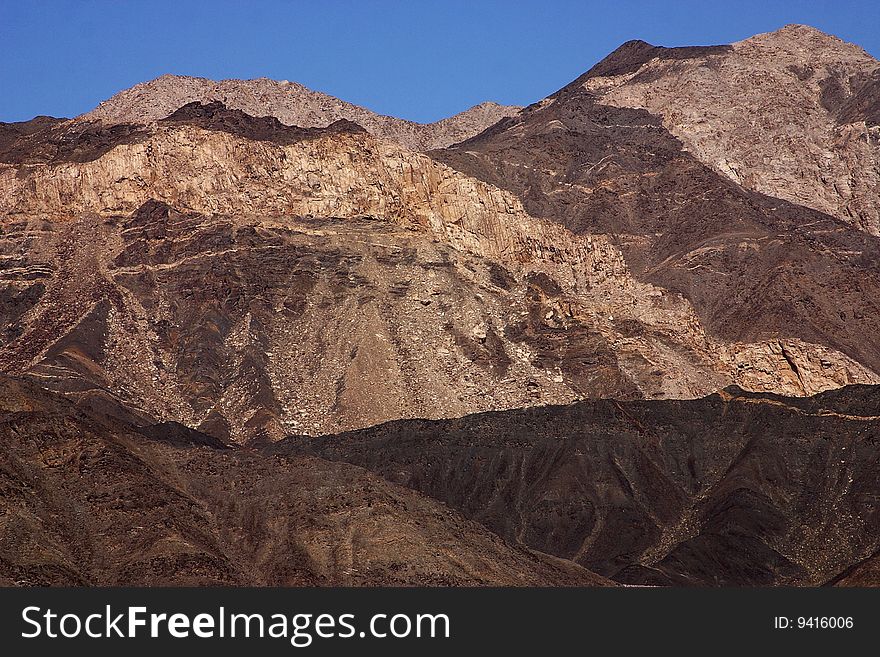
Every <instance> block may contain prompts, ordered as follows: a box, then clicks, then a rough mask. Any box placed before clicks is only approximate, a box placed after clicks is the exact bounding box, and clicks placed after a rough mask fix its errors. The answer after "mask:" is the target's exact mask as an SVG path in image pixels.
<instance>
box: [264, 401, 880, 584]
mask: <svg viewBox="0 0 880 657" xmlns="http://www.w3.org/2000/svg"><path fill="white" fill-rule="evenodd" d="M270 453H311V454H317V455H320V456H322V457H323V458H330V459H337V460H342V461H347V462H350V463H355V464H358V465H360V466H363V467H365V468H367V469H370V470H373V471H374V472H377V473H379V474H382V475H383V476H384V477H386V478H388V479H389V480H391V481H394V482H397V483H400V484H403V485H406V486H409V487H411V488H414V489H416V490H418V491H421V492H423V493H426V494H428V495H430V496H432V497H436V498H437V499H439V500H441V501H443V502H445V503H447V504H448V505H450V506H451V507H453V508H456V509H459V510H461V511H462V512H463V513H464V514H465V515H467V516H468V517H471V518H473V519H475V520H479V521H480V522H482V523H484V524H485V525H486V526H487V527H489V528H491V529H492V530H493V531H495V532H497V533H498V534H500V535H501V536H503V537H505V538H506V539H507V540H510V541H517V542H520V543H522V544H525V545H528V546H531V547H533V548H535V549H538V550H541V551H544V552H548V553H551V554H555V555H558V556H560V557H564V558H566V559H571V560H574V561H576V562H578V563H580V564H582V565H584V566H585V567H587V568H589V569H592V570H594V571H595V572H598V573H601V574H603V575H606V576H608V577H611V578H613V579H616V580H618V581H620V582H626V583H638V584H664V585H666V584H679V585H681V584H685V585H692V584H700V585H734V584H737V585H738V584H749V585H766V584H796V585H816V584H823V583H827V582H829V581H830V580H835V579H836V578H840V579H841V581H842V583H846V581H850V582H855V583H863V584H868V583H871V584H877V583H878V580H877V579H876V565H874V566H871V564H872V563H874V564H876V551H877V549H878V546H880V510H878V509H880V507H878V505H877V500H878V494H880V388H877V387H859V386H851V387H847V388H843V389H841V390H838V391H834V392H832V393H826V394H822V395H819V396H816V397H813V398H809V399H790V398H784V397H778V396H775V395H754V394H749V393H744V392H743V391H741V390H738V389H735V388H731V389H728V390H726V391H724V392H722V393H719V394H716V395H711V396H709V397H706V398H703V399H698V400H689V401H673V400H664V401H631V402H617V401H610V400H609V401H588V402H581V403H577V404H574V405H571V406H557V407H544V408H536V409H524V410H518V411H509V412H500V413H485V414H481V415H474V416H468V417H464V418H461V419H457V420H448V421H421V422H419V421H400V422H392V423H389V424H385V425H382V426H379V427H374V428H371V429H365V430H362V431H356V432H351V433H347V434H342V435H338V436H327V437H324V438H320V439H303V438H296V437H294V438H290V439H288V440H287V441H284V442H282V443H278V444H276V445H275V446H274V447H272V448H271V449H270ZM872 559H873V561H871V560H872ZM872 568H873V570H872ZM845 573H848V574H846V575H843V574H845ZM872 573H874V574H872ZM842 575H843V576H842ZM840 576H842V577H840Z"/></svg>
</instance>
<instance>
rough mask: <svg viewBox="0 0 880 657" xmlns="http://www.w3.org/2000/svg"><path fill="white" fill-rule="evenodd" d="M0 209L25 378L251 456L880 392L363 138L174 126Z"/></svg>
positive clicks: (516, 206) (17, 188)
mask: <svg viewBox="0 0 880 657" xmlns="http://www.w3.org/2000/svg"><path fill="white" fill-rule="evenodd" d="M215 118H216V116H215ZM242 121H243V119H241V117H236V118H235V122H234V126H238V128H241V127H242V126H243V125H245V124H244V123H242ZM253 127H254V126H253V125H251V124H247V125H246V126H245V128H246V129H247V130H251V129H253ZM263 128H266V129H268V128H267V126H263ZM273 129H274V128H273ZM284 134H285V135H287V133H286V132H285V133H284ZM296 134H297V135H298V133H296ZM151 199H157V201H153V200H151ZM0 208H2V209H3V210H4V211H5V212H6V214H7V216H8V217H10V218H16V222H17V223H15V224H14V225H11V226H10V227H9V229H8V231H7V234H6V236H5V244H6V246H5V250H6V253H7V254H8V257H7V260H6V261H5V262H6V266H7V269H6V274H5V278H6V279H7V281H8V288H7V289H8V290H9V291H8V292H7V298H8V299H9V300H8V302H7V307H8V310H7V313H8V317H9V322H10V325H9V328H8V329H7V338H6V342H5V345H4V346H3V347H2V348H0V365H2V367H3V369H4V371H7V372H14V373H17V374H28V375H31V376H34V377H38V378H39V379H40V380H41V381H43V382H44V383H45V384H46V385H49V386H51V387H52V388H53V389H56V390H61V391H66V392H69V393H73V394H76V395H78V396H80V397H90V396H93V395H95V394H96V391H100V390H104V391H106V392H109V393H110V394H111V395H113V396H115V397H117V398H119V399H121V400H123V401H124V403H125V404H127V405H128V406H130V407H133V408H136V409H140V410H141V411H142V412H144V413H147V414H148V415H150V416H152V417H157V418H161V419H166V420H175V421H178V422H182V423H184V424H187V425H189V426H194V427H200V428H201V429H202V430H204V431H208V432H209V433H212V434H213V435H217V436H222V437H224V438H229V439H232V440H236V441H239V442H244V441H247V440H249V439H252V438H255V437H259V436H263V437H269V438H280V437H283V436H284V435H286V434H287V433H292V432H293V433H311V434H320V433H327V432H332V431H339V430H343V429H351V428H358V427H363V426H368V425H370V424H375V423H378V422H382V421H386V420H389V419H395V418H401V417H454V416H458V415H462V414H464V413H469V412H476V411H480V410H488V409H504V408H514V407H518V406H526V405H537V404H547V403H560V402H570V401H573V400H576V399H580V398H583V397H595V396H600V397H617V398H631V397H643V396H646V397H695V396H699V395H703V394H707V393H709V392H711V391H712V390H717V389H718V388H721V387H724V386H726V385H729V384H730V383H738V384H740V385H743V386H746V387H750V388H753V389H757V390H774V391H780V392H785V393H787V394H809V393H812V392H815V391H818V390H824V389H827V388H829V387H836V386H839V385H845V384H847V383H869V382H875V381H877V380H878V377H877V375H876V374H875V373H874V372H873V371H871V370H870V369H868V368H865V367H864V366H862V365H860V364H858V363H857V362H856V361H854V360H852V359H851V358H848V357H846V356H844V355H843V354H840V353H838V352H836V351H834V350H833V349H829V348H826V347H824V346H821V345H811V344H808V343H805V342H803V341H798V340H787V341H783V342H779V341H770V342H767V341H762V342H758V343H736V344H726V343H722V342H719V341H717V340H714V339H713V338H711V337H709V336H707V335H706V333H705V332H704V330H703V328H702V326H701V324H700V321H699V319H698V318H697V316H696V314H695V313H694V311H693V308H692V307H691V306H690V304H689V303H688V302H687V301H686V300H685V299H683V298H682V297H681V296H680V295H677V294H670V293H668V292H666V291H664V290H662V289H660V288H657V287H654V286H652V285H650V284H647V283H643V282H639V281H637V280H636V279H634V278H633V277H632V276H631V275H630V273H629V270H628V267H627V265H626V263H625V260H624V258H623V256H622V254H621V252H620V250H619V249H618V248H617V247H616V246H615V245H613V244H612V242H611V241H610V240H609V239H608V238H607V237H605V236H591V235H575V234H572V233H570V232H569V231H567V230H565V229H564V228H563V227H561V226H559V225H558V224H554V223H552V222H548V221H544V220H539V219H534V218H532V217H530V216H529V215H528V214H526V212H525V211H524V209H523V207H522V205H521V203H520V202H519V200H518V199H516V198H515V197H514V196H513V195H512V194H510V193H508V192H505V191H502V190H500V189H498V188H495V187H492V186H491V185H488V184H485V183H482V182H480V181H478V180H475V179H473V178H469V177H467V176H464V175H462V174H460V173H457V172H455V171H453V170H452V169H450V168H448V167H446V166H443V165H441V164H438V163H437V162H435V161H434V160H432V159H431V158H429V157H427V156H424V155H420V154H417V153H413V152H412V151H408V150H406V149H403V148H401V147H399V146H397V145H395V144H393V143H391V142H387V141H381V140H376V139H375V138H373V137H371V136H370V135H368V134H366V133H362V132H358V131H356V130H342V131H340V130H332V131H318V132H316V133H312V132H310V133H308V135H307V136H306V137H303V138H299V137H298V138H297V139H290V140H288V139H287V138H286V137H285V138H284V139H281V140H280V141H273V140H270V139H261V140H254V139H244V138H242V137H241V136H240V135H238V134H236V130H232V129H231V128H230V124H224V126H223V129H218V128H217V127H216V126H215V127H214V129H204V128H200V127H196V126H193V125H190V124H187V123H179V122H173V121H172V122H169V123H167V124H162V125H160V126H157V127H156V128H154V129H152V130H151V131H150V133H149V134H147V135H143V136H142V137H141V138H139V139H138V140H137V141H134V142H128V141H125V142H124V143H120V144H119V145H118V146H116V147H114V148H112V149H111V150H109V151H108V152H107V153H105V154H104V155H102V156H100V157H99V158H97V159H95V160H93V161H90V162H61V163H54V164H48V165H24V166H20V165H19V166H5V167H3V166H2V165H0ZM47 217H51V218H53V221H52V222H47V221H46V220H45V218H47ZM126 217H127V218H126ZM328 217H332V218H334V219H326V218H328ZM22 247H24V252H25V254H26V255H25V256H24V257H23V256H22V251H21V248H22ZM428 345H430V346H428ZM782 345H786V346H785V347H783V346H782Z"/></svg>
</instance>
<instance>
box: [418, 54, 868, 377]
mask: <svg viewBox="0 0 880 657" xmlns="http://www.w3.org/2000/svg"><path fill="white" fill-rule="evenodd" d="M807 46H809V42H808V43H807ZM735 52H737V50H736V47H711V48H682V49H677V48H676V49H662V48H655V47H651V46H648V45H647V44H641V45H640V44H638V43H632V44H628V45H626V46H624V47H622V48H621V50H620V51H618V52H616V53H614V54H612V55H611V56H609V58H608V60H606V61H605V62H603V63H600V64H599V65H597V66H596V67H595V68H594V69H593V70H592V71H590V72H588V73H586V74H585V75H584V76H582V77H581V78H578V79H577V80H575V81H574V82H572V83H571V84H569V85H567V86H566V87H564V88H563V89H561V90H560V91H559V92H557V93H555V94H553V95H552V96H550V97H548V98H547V99H545V100H543V101H541V102H539V103H535V104H534V105H532V106H530V107H528V108H526V109H525V110H523V112H521V113H520V114H519V115H517V116H516V117H512V118H510V119H506V120H503V121H501V122H499V123H498V124H497V125H495V126H494V127H493V128H491V129H489V130H487V131H485V132H484V133H482V134H480V135H478V136H477V137H475V138H473V139H471V140H468V141H467V142H464V143H462V144H459V145H457V146H454V147H451V148H448V149H444V150H441V151H432V156H433V157H435V158H436V159H438V160H439V161H442V162H444V163H446V164H448V165H450V166H452V167H454V168H456V169H458V170H459V171H462V172H464V173H467V174H469V175H472V176H474V177H477V178H480V179H481V180H484V181H486V182H489V183H491V184H494V185H497V186H499V187H502V188H504V189H506V190H508V191H511V192H513V193H514V194H516V195H517V196H518V197H519V198H520V199H521V200H522V202H523V206H524V208H525V209H526V211H527V212H528V213H529V214H531V215H532V216H536V217H544V218H547V219H548V220H551V221H556V222H559V223H561V224H563V225H564V226H566V227H567V228H569V229H570V230H571V231H572V232H575V233H589V234H597V233H598V234H603V235H608V236H609V237H610V238H611V239H612V240H613V241H614V242H615V243H616V244H617V245H619V247H620V249H621V251H622V252H623V254H624V256H625V259H626V262H627V266H628V268H629V270H630V272H631V273H632V274H633V276H634V277H635V278H636V279H638V280H641V281H644V282H648V283H651V284H652V285H655V286H657V287H660V288H664V289H666V290H670V291H674V292H677V293H679V294H681V295H683V296H684V297H686V298H687V299H688V300H689V301H690V302H691V303H692V304H693V306H694V309H695V310H696V313H697V315H698V316H699V319H700V321H701V323H702V325H703V326H704V327H705V328H706V329H707V330H708V332H709V333H710V335H712V336H714V337H716V338H718V339H721V340H722V341H725V342H759V341H764V340H767V339H771V338H774V337H783V338H785V339H798V340H802V341H804V342H808V343H814V344H822V345H825V346H827V347H830V348H832V349H835V350H838V351H841V352H843V353H845V354H847V356H849V357H850V358H852V359H854V360H856V361H858V362H860V363H861V364H863V365H864V366H866V367H868V368H869V369H872V370H875V371H876V370H877V369H878V368H880V342H878V341H876V340H875V339H874V338H873V337H872V336H875V335H880V332H878V331H880V323H878V322H880V307H878V306H877V303H876V299H877V298H880V270H878V268H877V264H876V263H877V262H878V261H880V260H878V259H880V242H878V240H877V238H876V237H875V236H873V235H869V234H868V233H867V232H864V231H859V230H854V226H853V225H852V222H847V221H843V220H842V219H838V218H836V217H834V216H831V215H828V214H823V213H821V212H818V211H816V210H812V209H809V208H807V207H805V206H802V205H795V204H792V203H789V202H787V201H785V200H783V199H780V198H777V197H772V196H767V195H763V194H758V193H756V192H753V191H750V190H748V189H746V188H744V187H743V186H741V185H739V184H737V183H736V182H735V181H734V180H731V179H730V178H729V177H728V176H725V175H724V174H722V173H720V172H719V171H717V170H715V169H714V168H712V167H711V166H707V165H706V164H704V163H703V162H701V161H700V159H699V158H698V157H696V156H695V155H696V154H695V153H694V152H692V150H689V149H687V148H685V147H684V146H683V144H682V141H680V140H679V139H678V138H676V136H675V135H673V134H671V133H670V132H669V131H668V130H667V129H666V127H665V123H664V119H663V118H662V117H661V116H660V115H658V114H654V113H652V112H650V111H648V110H645V109H641V108H637V109H633V108H629V107H616V106H614V105H612V104H610V100H608V98H607V96H608V94H612V93H616V92H615V91H613V89H615V88H616V87H614V84H615V83H613V81H614V80H617V79H618V78H621V76H623V78H626V76H633V75H635V73H634V72H637V71H640V70H642V69H643V68H644V67H645V66H656V67H661V68H662V67H667V68H669V70H670V71H672V70H678V68H681V70H682V71H683V75H684V77H685V79H687V75H686V73H687V71H691V70H693V71H696V73H694V74H695V75H697V74H699V75H713V74H714V73H713V71H714V70H715V69H714V68H713V66H714V65H710V64H707V63H706V62H709V63H711V62H715V61H716V60H718V61H721V60H723V61H726V59H724V58H728V57H733V56H734V55H733V54H731V53H735ZM765 59H766V62H767V64H766V66H768V67H771V66H772V65H773V62H774V61H775V59H774V57H773V56H770V55H767V56H766V58H765ZM704 64H705V65H704ZM718 66H721V64H719V65H718ZM716 68H717V67H716ZM664 70H665V69H664ZM786 75H788V74H787V73H786ZM638 79H639V78H638V76H637V75H636V76H635V77H632V78H631V80H632V83H633V84H636V83H637V80H638ZM657 79H658V80H659V79H663V78H657ZM668 79H669V80H670V82H669V84H672V80H673V79H675V80H678V79H679V78H678V77H676V76H672V74H671V73H670V75H669V76H668ZM794 79H796V78H794ZM609 80H610V81H612V82H608V85H609V86H608V88H609V89H611V90H606V88H605V87H604V86H603V85H605V84H606V82H607V81H609ZM646 80H647V82H645V84H648V82H651V83H652V84H653V83H654V82H656V80H655V79H654V78H653V77H651V76H646ZM652 81H653V82H652ZM621 84H623V83H621ZM627 84H629V83H627ZM625 86H626V85H623V86H621V87H620V88H621V89H623V88H624V87H625ZM752 87H753V92H754V93H755V94H758V93H759V89H760V88H761V87H760V85H759V84H757V83H753V85H752ZM725 88H726V87H725ZM744 93H745V92H744ZM696 95H699V94H696ZM707 97H709V96H708V94H707ZM773 97H774V94H773V93H771V94H768V95H767V96H766V97H765V98H764V100H765V101H766V102H771V100H772V98H773ZM699 102H702V101H694V103H693V105H687V106H688V107H691V106H697V107H698V106H699ZM757 102H758V101H757V100H754V99H752V100H749V102H741V99H740V98H734V97H732V96H726V97H725V100H723V101H722V100H719V99H717V98H716V101H715V103H716V104H717V106H718V107H721V106H723V107H726V108H734V109H731V110H730V111H735V112H741V113H743V115H744V116H745V114H748V113H751V112H752V110H753V109H754V112H755V113H756V116H761V107H763V106H762V105H760V104H757V105H756V104H755V103H757ZM737 108H738V109H737ZM822 111H823V112H825V110H822ZM792 112H793V110H792V111H791V112H783V113H782V115H786V116H787V115H788V114H791V113H792ZM825 114H826V115H827V112H825ZM756 120H757V119H756ZM780 120H781V119H780ZM705 125H706V126H715V125H716V124H715V123H713V122H712V121H707V122H706V124H705ZM719 125H720V124H719ZM714 129H715V128H711V129H710V128H707V130H714ZM719 130H721V128H719ZM744 131H745V132H742V133H741V132H740V131H739V129H738V128H735V129H734V128H731V130H730V131H728V130H727V129H726V128H725V129H723V130H722V132H723V133H724V134H726V135H728V137H727V138H729V139H731V140H734V139H739V136H740V135H741V134H747V133H748V130H746V129H745V128H744ZM713 134H714V133H713ZM763 134H764V136H765V137H766V143H770V144H772V143H775V141H776V137H775V136H774V135H775V133H774V132H773V131H770V132H766V133H763ZM719 139H720V140H721V141H720V143H726V142H724V139H722V138H720V137H719ZM753 142H754V143H755V144H758V145H757V146H755V147H754V148H755V149H758V150H760V149H761V148H764V147H765V141H761V139H760V138H759V137H758V135H757V132H756V133H754V134H753ZM753 142H752V141H747V142H744V143H753ZM720 148H721V147H720ZM808 152H809V149H806V150H801V151H798V152H797V153H796V154H795V157H796V158H800V159H801V160H810V161H811V162H812V161H813V160H812V159H810V158H811V155H809V154H808ZM787 161H788V160H787ZM869 177H870V176H867V175H866V176H865V177H863V180H868V179H869ZM867 198H868V197H866V199H867ZM870 198H876V197H870ZM872 202H873V201H872Z"/></svg>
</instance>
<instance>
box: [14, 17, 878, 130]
mask: <svg viewBox="0 0 880 657" xmlns="http://www.w3.org/2000/svg"><path fill="white" fill-rule="evenodd" d="M787 23H806V24H809V25H813V26H814V27H818V28H819V29H822V30H824V31H826V32H830V33H832V34H835V35H837V36H839V37H841V38H843V39H845V40H847V41H852V42H855V43H858V44H859V45H860V46H862V47H863V48H865V49H866V50H867V51H868V52H870V53H871V54H872V55H874V56H875V57H880V2H878V1H877V0H864V1H856V0H852V1H847V0H837V1H836V2H827V1H825V0H814V1H803V2H793V1H779V2H774V1H772V0H762V1H753V0H737V1H733V0H727V1H725V2H714V1H712V0H702V1H694V0H682V1H679V2H673V1H670V0H667V1H663V2H660V1H658V2H647V1H636V0H607V1H605V2H586V1H584V2H573V1H568V0H565V1H564V0H544V1H543V2H534V3H533V2H524V1H516V2H515V1H513V0H511V1H508V2H500V1H488V0H487V1H482V2H481V1H479V0H470V1H460V0H442V1H441V0H436V1H435V2H428V1H419V0H410V1H408V2H407V1H403V0H400V1H392V0H373V1H369V0H362V1H361V2H354V1H343V0H323V1H320V2H319V1H317V0H312V1H309V0H301V1H287V2H281V1H272V2H268V1H266V2H260V1H258V0H253V1H243V0H242V1H240V2H227V1H225V0H213V1H212V2H195V1H187V0H176V1H175V2H165V1H154V2H137V1H129V2H123V1H118V2H110V1H105V0H79V1H73V0H65V1H62V0H56V1H49V0H29V1H25V2H23V1H20V0H0V121H21V120H25V119H29V118H31V117H33V116H35V115H37V114H50V115H54V116H75V115H76V114H79V113H81V112H84V111H86V110H88V109H91V108H92V107H94V106H95V105H96V104H97V103H98V102H99V101H101V100H103V99H105V98H107V97H109V96H111V95H112V94H113V93H115V92H117V91H119V90H121V89H124V88H126V87H129V86H131V85H133V84H135V83H137V82H141V81H143V80H148V79H151V78H154V77H156V76H158V75H161V74H163V73H178V74H187V75H199V76H205V77H210V78H215V79H219V78H228V77H234V78H254V77H263V76H265V77H270V78H275V79H287V80H295V81H297V82H300V83H302V84H305V85H306V86H308V87H311V88H313V89H317V90H319V91H324V92H327V93H330V94H333V95H334V96H338V97H340V98H343V99H345V100H348V101H350V102H354V103H358V104H360V105H364V106H366V107H369V108H370V109H372V110H375V111H378V112H382V113H384V114H392V115H395V116H401V117H404V118H408V119H412V120H416V121H432V120H436V119H438V118H441V117H443V116H448V115H450V114H453V113H455V112H457V111H460V110H463V109H465V108H467V107H469V106H471V105H473V104H475V103H478V102H481V101H483V100H496V101H498V102H503V103H515V104H527V103H530V102H533V101H535V100H538V99H540V98H543V97H544V96H546V95H548V94H549V93H552V92H553V91H555V90H556V89H558V88H559V87H561V86H563V85H564V84H566V83H567V82H569V81H571V80H572V79H574V78H575V77H577V76H578V75H580V74H581V73H582V72H584V71H585V70H586V69H588V68H589V67H590V66H592V65H593V64H594V63H595V62H596V61H598V60H599V59H601V58H602V57H603V56H604V55H606V54H607V53H608V52H610V51H611V50H613V49H614V48H615V47H617V46H618V45H619V44H620V43H622V42H624V41H627V40H629V39H635V38H639V39H644V40H646V41H650V42H651V43H655V44H658V45H665V46H675V45H697V44H711V43H728V42H730V41H736V40H739V39H743V38H745V37H748V36H751V35H752V34H755V33H758V32H766V31H770V30H774V29H777V28H779V27H781V26H783V25H785V24H787Z"/></svg>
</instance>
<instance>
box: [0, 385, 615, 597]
mask: <svg viewBox="0 0 880 657" xmlns="http://www.w3.org/2000/svg"><path fill="white" fill-rule="evenodd" d="M0 440H2V445H3V449H2V450H0V491H2V495H0V511H2V513H0V584H5V585H18V586H47V585H52V586H59V585H63V586H82V585H92V586H123V585H128V586H167V585H176V586H182V585H186V586H230V585H240V586H243V585H249V586H316V585H335V586H343V585H345V586H364V585H367V586H370V585H377V584H384V585H392V584H393V585H400V586H407V585H420V586H426V585H432V586H441V585H442V586H473V585H482V586H487V585H495V586H499V585H532V586H534V585H544V586H547V585H569V586H570V585H580V586H585V585H586V586H599V585H604V584H607V582H606V580H604V579H603V578H601V577H598V576H596V575H593V574H592V573H589V572H587V571H585V570H584V569H583V568H580V567H578V566H576V565H574V564H572V563H570V562H566V561H563V560H561V559H555V558H553V557H549V556H546V555H541V554H538V553H535V552H533V551H530V550H526V549H522V548H516V547H511V546H509V545H507V544H505V543H504V542H503V541H502V540H501V539H499V538H498V537H497V536H495V535H494V534H492V533H490V532H489V531H488V530H487V529H485V528H484V527H483V526H482V525H479V524H477V523H475V522H472V521H468V520H465V519H464V518H462V517H461V516H460V515H458V514H457V513H455V512H453V511H451V510H449V509H448V508H447V507H445V506H443V505H442V504H440V503H439V502H436V501H433V500H431V499H429V498H426V497H424V496H422V495H419V494H417V493H414V492H412V491H410V490H407V489H405V488H401V487H399V486H396V485H394V484H391V483H389V482H387V481H385V480H383V479H381V478H379V477H377V476H375V475H371V474H369V473H367V472H365V471H364V470H362V469H361V468H357V467H353V466H348V465H345V464H339V463H331V462H328V461H323V460H321V459H315V458H310V457H305V458H300V457H292V458H287V457H277V458H275V457H273V458H262V457H260V455H258V454H254V453H251V452H248V451H245V450H236V449H230V448H228V447H226V446H224V445H223V444H222V443H219V442H218V441H217V440H215V439H212V438H210V437H208V436H205V435H204V434H200V433H198V432H196V431H192V430H190V429H186V428H185V427H182V426H180V425H175V424H167V423H166V424H156V425H151V426H150V427H148V428H138V427H134V426H132V425H130V424H127V423H125V422H122V421H119V420H116V419H113V418H110V417H108V416H107V415H105V414H102V413H96V412H92V411H89V410H87V409H83V408H77V407H76V406H74V405H73V404H71V403H70V401H68V400H66V399H64V398H61V397H58V396H57V395H53V394H51V393H47V392H45V391H43V390H41V389H40V388H38V387H36V386H34V385H32V384H29V383H27V382H22V381H16V380H14V379H9V378H5V377H4V378H2V379H0Z"/></svg>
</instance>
